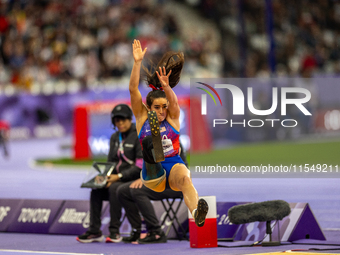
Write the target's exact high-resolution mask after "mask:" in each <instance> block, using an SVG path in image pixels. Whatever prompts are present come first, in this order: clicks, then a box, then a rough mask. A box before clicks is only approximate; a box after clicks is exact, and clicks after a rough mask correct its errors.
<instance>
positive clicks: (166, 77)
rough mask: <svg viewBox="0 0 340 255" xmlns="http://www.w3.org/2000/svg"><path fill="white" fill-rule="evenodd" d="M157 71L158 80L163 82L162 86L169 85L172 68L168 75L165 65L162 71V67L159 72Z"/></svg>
mask: <svg viewBox="0 0 340 255" xmlns="http://www.w3.org/2000/svg"><path fill="white" fill-rule="evenodd" d="M156 73H157V76H158V80H159V82H160V83H161V85H162V87H163V88H165V87H169V76H170V74H171V70H170V72H169V73H168V75H166V70H165V67H164V66H163V71H162V68H161V67H159V73H158V72H157V71H156Z"/></svg>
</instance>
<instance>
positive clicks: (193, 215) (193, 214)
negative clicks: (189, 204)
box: [191, 209, 197, 218]
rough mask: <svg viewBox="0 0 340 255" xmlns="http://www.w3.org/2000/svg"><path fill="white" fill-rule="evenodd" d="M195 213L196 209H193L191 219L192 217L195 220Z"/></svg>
mask: <svg viewBox="0 0 340 255" xmlns="http://www.w3.org/2000/svg"><path fill="white" fill-rule="evenodd" d="M196 211H197V209H194V210H193V211H192V213H191V215H192V217H194V218H195V212H196Z"/></svg>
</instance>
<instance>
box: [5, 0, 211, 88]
mask: <svg viewBox="0 0 340 255" xmlns="http://www.w3.org/2000/svg"><path fill="white" fill-rule="evenodd" d="M163 7H164V4H163V3H162V1H147V0H140V1H123V0H121V1H119V0H116V1H106V0H100V1H99V0H73V1H68V0H30V1H26V0H14V1H0V10H1V12H0V34H1V47H0V50H1V51H0V52H1V61H0V85H1V84H3V85H4V84H8V83H12V84H15V85H17V86H18V87H22V88H29V87H30V86H31V85H32V84H33V83H38V84H44V83H46V81H50V80H59V81H60V80H65V81H68V80H74V79H76V80H77V81H79V82H80V83H81V85H82V86H83V87H86V86H87V85H88V84H91V83H94V82H98V81H104V80H105V79H109V78H112V77H117V78H119V77H128V76H129V75H130V72H131V68H132V64H133V57H132V54H131V43H132V41H133V39H134V38H138V39H139V40H140V41H141V43H142V47H143V48H144V47H147V48H148V58H150V59H151V60H154V61H157V59H159V58H160V56H161V55H162V54H163V53H164V52H166V51H168V50H174V51H178V50H181V51H184V53H185V56H186V60H187V61H188V62H189V63H190V60H194V61H193V62H200V58H201V54H202V48H203V45H204V43H205V42H204V39H200V38H194V37H191V38H190V37H187V36H186V37H183V36H182V34H181V31H180V26H179V24H178V21H177V20H176V19H175V17H173V16H172V15H170V14H169V13H167V12H166V11H165V8H163ZM190 66H191V65H190V64H189V65H188V67H190Z"/></svg>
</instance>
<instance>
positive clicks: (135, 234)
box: [123, 230, 140, 243]
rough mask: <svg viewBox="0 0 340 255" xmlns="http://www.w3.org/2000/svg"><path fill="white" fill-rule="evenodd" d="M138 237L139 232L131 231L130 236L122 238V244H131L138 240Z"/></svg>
mask: <svg viewBox="0 0 340 255" xmlns="http://www.w3.org/2000/svg"><path fill="white" fill-rule="evenodd" d="M139 237H140V231H138V230H133V231H131V233H130V236H128V237H123V242H124V243H132V242H135V241H137V240H138V239H139Z"/></svg>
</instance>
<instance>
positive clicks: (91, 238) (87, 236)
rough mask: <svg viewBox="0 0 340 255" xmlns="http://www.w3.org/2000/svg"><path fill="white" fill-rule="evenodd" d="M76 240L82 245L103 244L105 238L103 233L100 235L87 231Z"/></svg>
mask: <svg viewBox="0 0 340 255" xmlns="http://www.w3.org/2000/svg"><path fill="white" fill-rule="evenodd" d="M76 240H77V241H78V242H81V243H93V242H103V240H104V236H103V234H102V232H101V231H100V232H98V233H91V232H90V231H87V232H85V233H84V234H82V235H80V236H77V238H76Z"/></svg>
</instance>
